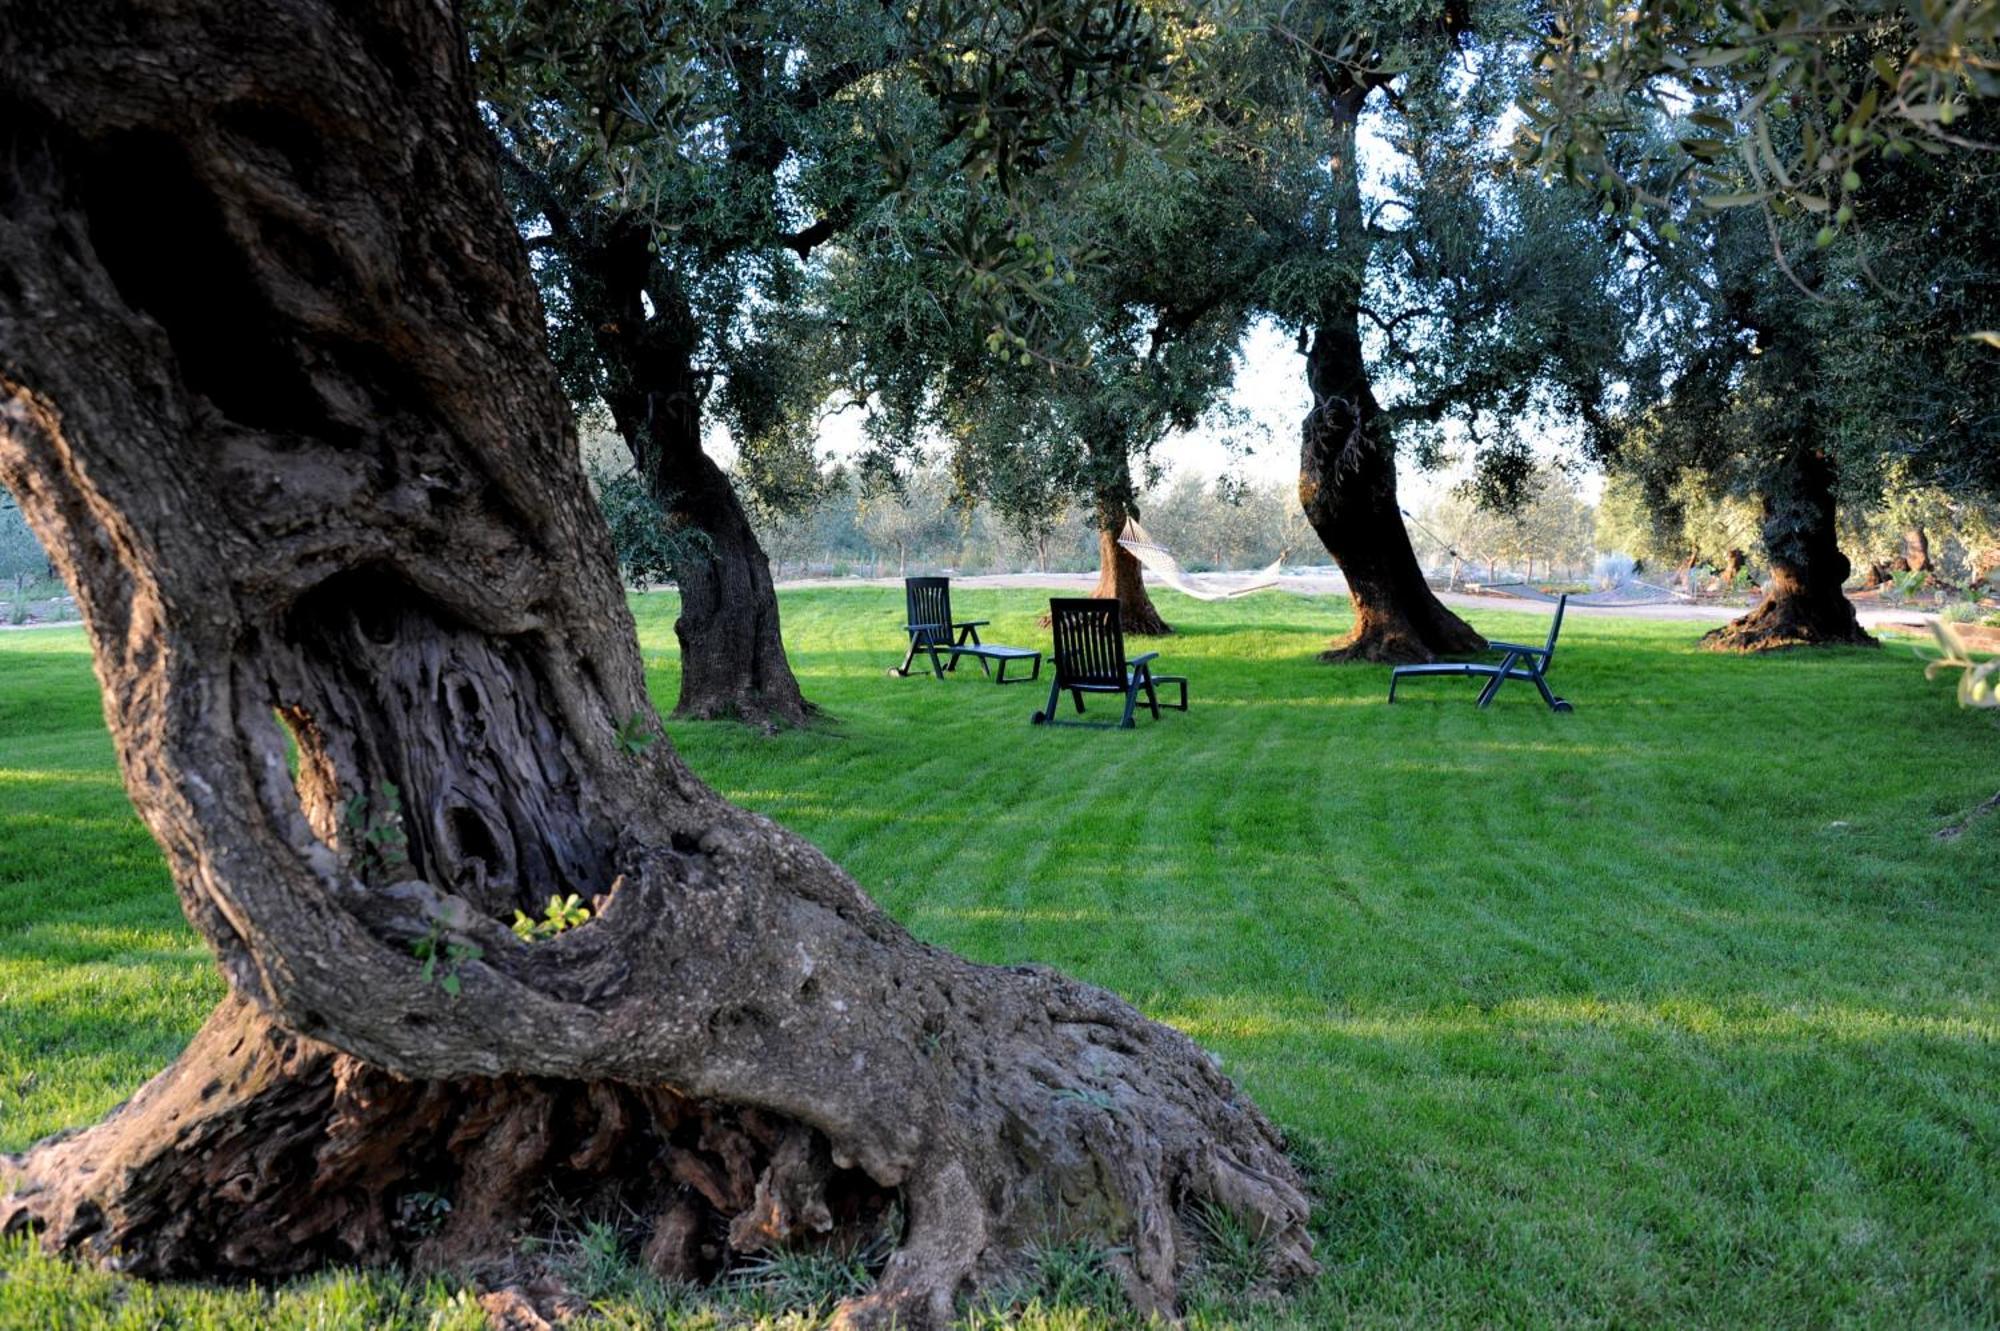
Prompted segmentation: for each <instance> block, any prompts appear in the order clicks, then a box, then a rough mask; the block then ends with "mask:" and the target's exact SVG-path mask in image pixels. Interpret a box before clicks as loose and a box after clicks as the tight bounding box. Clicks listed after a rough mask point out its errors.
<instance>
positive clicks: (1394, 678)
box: [1389, 670, 1401, 702]
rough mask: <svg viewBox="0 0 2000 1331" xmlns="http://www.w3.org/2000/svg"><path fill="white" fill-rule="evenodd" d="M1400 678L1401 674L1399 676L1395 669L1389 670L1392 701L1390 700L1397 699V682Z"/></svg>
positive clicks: (1390, 697)
mask: <svg viewBox="0 0 2000 1331" xmlns="http://www.w3.org/2000/svg"><path fill="white" fill-rule="evenodd" d="M1400 679H1401V676H1399V675H1398V674H1397V673H1396V672H1395V671H1393V670H1391V671H1390V672H1389V701H1390V702H1394V701H1396V684H1397V681H1398V680H1400Z"/></svg>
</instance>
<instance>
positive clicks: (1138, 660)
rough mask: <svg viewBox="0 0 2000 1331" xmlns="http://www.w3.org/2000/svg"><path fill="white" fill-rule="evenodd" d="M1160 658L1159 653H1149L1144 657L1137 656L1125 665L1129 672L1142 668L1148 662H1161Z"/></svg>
mask: <svg viewBox="0 0 2000 1331" xmlns="http://www.w3.org/2000/svg"><path fill="white" fill-rule="evenodd" d="M1159 658H1160V654H1159V653H1158V652H1147V653H1146V654H1145V655H1143V656H1135V657H1133V658H1132V659H1131V660H1129V661H1127V662H1126V663H1125V668H1126V669H1127V670H1137V669H1138V668H1139V667H1140V666H1142V665H1144V664H1146V662H1148V661H1157V660H1159Z"/></svg>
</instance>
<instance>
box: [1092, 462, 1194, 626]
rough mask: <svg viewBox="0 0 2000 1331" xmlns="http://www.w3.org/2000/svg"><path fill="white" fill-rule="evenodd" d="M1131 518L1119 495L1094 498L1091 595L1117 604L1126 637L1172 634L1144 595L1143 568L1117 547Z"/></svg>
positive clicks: (1125, 501) (1131, 514) (1128, 508)
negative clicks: (1094, 567)
mask: <svg viewBox="0 0 2000 1331" xmlns="http://www.w3.org/2000/svg"><path fill="white" fill-rule="evenodd" d="M1132 516H1133V513H1132V507H1131V504H1130V503H1129V502H1128V501H1127V500H1126V499H1125V497H1124V495H1123V494H1122V493H1118V492H1110V493H1105V494H1100V495H1099V496H1098V497H1097V586H1095V587H1094V588H1092V589H1091V592H1090V594H1091V595H1092V596H1097V597H1102V598H1105V599H1107V600H1115V601H1117V602H1118V617H1119V622H1120V624H1122V625H1123V627H1124V630H1125V632H1127V633H1135V634H1141V635H1147V636H1157V635H1159V634H1165V633H1172V632H1173V631H1174V630H1173V626H1172V625H1170V624H1168V623H1167V621H1166V620H1164V619H1162V618H1160V612H1159V610H1158V609H1157V608H1156V607H1155V606H1154V605H1153V598H1152V597H1151V596H1149V595H1147V593H1146V571H1145V566H1144V565H1143V564H1141V563H1140V562H1139V560H1138V558H1137V557H1136V556H1134V555H1133V553H1132V552H1131V551H1130V550H1127V549H1126V548H1125V547H1124V546H1122V545H1120V544H1118V538H1119V537H1120V536H1123V535H1124V534H1125V522H1126V519H1128V518H1130V517H1132Z"/></svg>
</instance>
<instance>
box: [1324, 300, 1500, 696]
mask: <svg viewBox="0 0 2000 1331" xmlns="http://www.w3.org/2000/svg"><path fill="white" fill-rule="evenodd" d="M1306 378H1307V380H1308V381H1309V382H1310V383H1311V385H1312V392H1313V409H1312V412H1311V414H1310V415H1308V416H1307V417H1306V421H1305V429H1304V443H1303V446H1302V448H1301V449H1300V454H1299V502H1300V504H1301V505H1302V506H1303V507H1304V509H1305V515H1306V521H1308V522H1310V523H1311V524H1312V527H1313V530H1314V531H1315V532H1317V533H1318V534H1319V539H1320V541H1321V542H1322V543H1323V544H1324V545H1325V546H1326V549H1327V553H1329V554H1331V555H1332V556H1333V558H1334V562H1336V563H1338V564H1339V565H1340V571H1341V574H1342V575H1343V576H1344V577H1345V578H1346V579H1347V595H1348V599H1349V600H1350V601H1351V602H1352V603H1353V605H1354V627H1353V628H1352V629H1351V630H1350V631H1349V632H1348V634H1347V636H1346V637H1344V638H1342V639H1341V640H1340V641H1338V642H1336V643H1334V644H1333V647H1332V649H1331V650H1329V651H1327V652H1325V653H1323V654H1322V655H1321V657H1320V659H1321V660H1323V661H1379V662H1391V663H1402V662H1410V661H1433V660H1436V659H1437V658H1438V657H1439V656H1446V655H1454V654H1458V653H1464V652H1476V651H1480V650H1482V649H1483V648H1484V647H1485V646H1486V639H1484V638H1482V637H1480V636H1479V634H1478V633H1476V632H1475V631H1474V630H1473V628H1472V626H1471V625H1470V624H1468V623H1466V622H1465V621H1464V620H1462V619H1460V618H1459V617H1458V616H1457V615H1455V614H1453V613H1452V612H1451V611H1450V610H1449V609H1447V608H1446V607H1445V605H1444V603H1443V602H1442V601H1440V600H1438V598H1437V593H1435V592H1433V591H1432V590H1431V586H1430V584H1429V583H1428V582H1426V581H1425V580H1424V572H1423V569H1422V568H1421V567H1420V566H1419V565H1418V563H1417V553H1416V550H1415V549H1414V548H1413V547H1412V546H1411V545H1410V533H1409V529H1408V528H1406V527H1405V526H1404V525H1403V516H1402V506H1401V505H1400V504H1399V503H1398V502H1397V498H1396V455H1395V450H1394V448H1393V447H1392V446H1391V444H1390V443H1389V441H1388V440H1386V439H1383V438H1380V437H1378V435H1379V431H1380V426H1379V424H1378V422H1377V419H1376V418H1377V417H1378V415H1379V414H1380V407H1379V406H1377V404H1376V401H1375V393H1374V390H1373V388H1372V387H1371V386H1370V384H1369V382H1368V370H1367V366H1366V365H1365V363H1364V362H1363V360H1362V357H1361V338H1360V334H1359V332H1358V330H1357V329H1356V327H1355V326H1354V320H1353V319H1352V318H1346V319H1342V318H1340V317H1338V316H1328V317H1324V318H1322V320H1321V322H1320V325H1319V327H1318V328H1317V329H1316V330H1315V331H1314V334H1313V340H1312V345H1311V348H1310V349H1309V350H1308V351H1307V353H1306Z"/></svg>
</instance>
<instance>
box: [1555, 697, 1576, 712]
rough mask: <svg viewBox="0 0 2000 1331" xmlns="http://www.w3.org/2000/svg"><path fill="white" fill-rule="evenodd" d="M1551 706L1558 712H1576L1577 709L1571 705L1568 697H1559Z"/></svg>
mask: <svg viewBox="0 0 2000 1331" xmlns="http://www.w3.org/2000/svg"><path fill="white" fill-rule="evenodd" d="M1551 706H1552V707H1553V709H1554V710H1555V711H1558V712H1574V711H1575V710H1576V708H1574V707H1572V706H1570V703H1569V699H1567V698H1558V699H1556V700H1555V702H1554V703H1553V704H1551Z"/></svg>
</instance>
